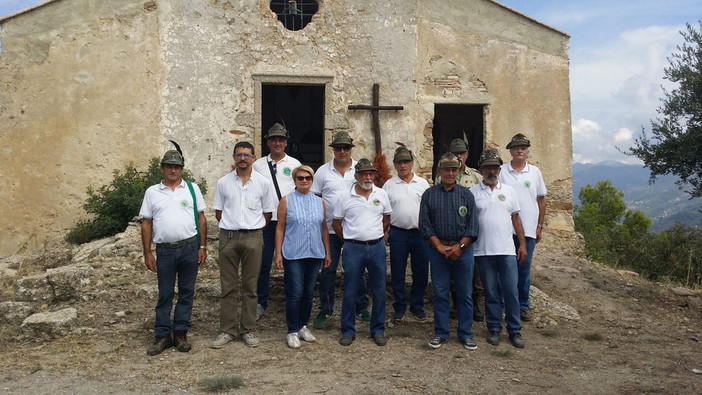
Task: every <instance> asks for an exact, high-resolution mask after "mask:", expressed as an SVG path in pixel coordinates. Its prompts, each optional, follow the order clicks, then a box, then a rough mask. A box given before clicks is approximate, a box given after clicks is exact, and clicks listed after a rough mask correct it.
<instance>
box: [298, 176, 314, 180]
mask: <svg viewBox="0 0 702 395" xmlns="http://www.w3.org/2000/svg"><path fill="white" fill-rule="evenodd" d="M295 179H296V180H298V181H312V176H295Z"/></svg>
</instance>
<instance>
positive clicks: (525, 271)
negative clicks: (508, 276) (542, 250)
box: [514, 236, 536, 310]
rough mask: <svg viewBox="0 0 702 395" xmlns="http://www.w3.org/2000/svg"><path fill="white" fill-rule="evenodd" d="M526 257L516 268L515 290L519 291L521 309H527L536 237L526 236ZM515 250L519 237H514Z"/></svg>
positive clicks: (517, 246) (517, 247)
mask: <svg viewBox="0 0 702 395" xmlns="http://www.w3.org/2000/svg"><path fill="white" fill-rule="evenodd" d="M525 239H526V250H527V257H526V259H525V260H524V261H522V262H521V263H520V264H519V266H518V269H517V273H518V279H517V291H518V292H519V308H520V309H522V310H528V309H529V288H530V287H531V257H532V256H533V255H534V247H536V239H534V238H532V237H526V238H525ZM514 248H515V251H516V250H517V249H519V239H518V238H517V237H516V236H515V237H514Z"/></svg>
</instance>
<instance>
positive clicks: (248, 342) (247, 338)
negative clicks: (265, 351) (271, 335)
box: [241, 332, 261, 347]
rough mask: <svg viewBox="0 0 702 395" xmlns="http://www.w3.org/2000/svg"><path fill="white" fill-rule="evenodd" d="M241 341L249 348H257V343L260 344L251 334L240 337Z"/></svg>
mask: <svg viewBox="0 0 702 395" xmlns="http://www.w3.org/2000/svg"><path fill="white" fill-rule="evenodd" d="M241 340H243V341H244V343H246V345H247V346H249V347H258V345H259V343H261V341H260V340H258V338H257V337H256V335H255V334H254V333H253V332H249V333H244V334H243V335H241Z"/></svg>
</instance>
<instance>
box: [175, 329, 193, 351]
mask: <svg viewBox="0 0 702 395" xmlns="http://www.w3.org/2000/svg"><path fill="white" fill-rule="evenodd" d="M187 333H188V332H186V331H175V332H173V341H174V342H175V347H176V350H178V351H180V352H188V351H190V349H191V348H192V346H191V345H190V342H189V341H188V337H187Z"/></svg>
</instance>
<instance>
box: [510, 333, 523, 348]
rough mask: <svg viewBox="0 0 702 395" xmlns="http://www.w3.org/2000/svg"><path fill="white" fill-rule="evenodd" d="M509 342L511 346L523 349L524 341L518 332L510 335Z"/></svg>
mask: <svg viewBox="0 0 702 395" xmlns="http://www.w3.org/2000/svg"><path fill="white" fill-rule="evenodd" d="M509 341H510V342H511V343H512V345H513V346H515V347H517V348H524V339H522V334H521V333H519V332H517V333H510V334H509Z"/></svg>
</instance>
